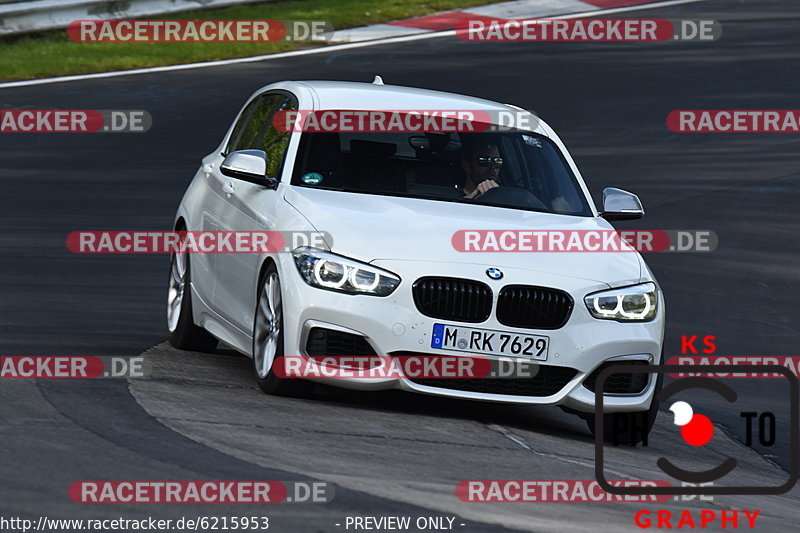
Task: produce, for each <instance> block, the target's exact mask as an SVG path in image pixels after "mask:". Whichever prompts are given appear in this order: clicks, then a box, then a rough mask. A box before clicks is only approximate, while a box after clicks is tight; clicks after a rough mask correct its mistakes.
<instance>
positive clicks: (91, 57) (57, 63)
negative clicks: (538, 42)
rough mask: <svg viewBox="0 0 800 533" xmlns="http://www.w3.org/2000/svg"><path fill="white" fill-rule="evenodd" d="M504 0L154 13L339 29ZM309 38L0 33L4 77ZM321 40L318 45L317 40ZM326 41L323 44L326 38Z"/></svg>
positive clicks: (363, 0)
mask: <svg viewBox="0 0 800 533" xmlns="http://www.w3.org/2000/svg"><path fill="white" fill-rule="evenodd" d="M500 1H503V0H289V1H285V2H284V1H281V2H269V3H259V4H244V5H238V6H231V7H226V8H221V9H213V10H197V11H184V12H181V13H172V14H170V15H164V16H158V17H150V18H152V19H172V20H176V19H177V20H193V19H194V20H205V19H220V20H240V19H244V20H248V19H252V20H327V21H329V22H331V23H332V24H333V27H334V28H335V29H337V30H339V29H344V28H354V27H358V26H365V25H368V24H378V23H381V22H389V21H392V20H399V19H404V18H409V17H416V16H422V15H428V14H431V13H436V12H437V11H446V10H448V9H461V8H465V7H470V6H476V5H483V4H491V3H495V2H500ZM309 46H312V45H310V44H309V43H306V44H303V43H291V42H276V43H77V42H73V41H71V40H70V39H69V37H67V33H66V30H58V31H52V32H46V33H41V34H36V35H26V36H22V37H10V38H6V39H0V80H1V81H13V80H24V79H31V78H43V77H51V76H64V75H69V74H88V73H92V72H108V71H112V70H126V69H134V68H145V67H156V66H162V65H176V64H181V63H195V62H200V61H213V60H217V59H228V58H234V57H247V56H254V55H262V54H272V53H276V52H285V51H289V50H297V49H298V48H300V47H309ZM313 46H316V45H313ZM322 46H324V44H322Z"/></svg>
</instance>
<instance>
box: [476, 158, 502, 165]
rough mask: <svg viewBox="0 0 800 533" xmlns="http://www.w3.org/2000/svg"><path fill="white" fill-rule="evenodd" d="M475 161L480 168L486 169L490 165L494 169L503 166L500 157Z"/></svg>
mask: <svg viewBox="0 0 800 533" xmlns="http://www.w3.org/2000/svg"><path fill="white" fill-rule="evenodd" d="M475 160H476V161H477V162H478V165H480V166H482V167H488V166H492V165H494V166H496V167H501V166H503V158H502V157H476V158H475Z"/></svg>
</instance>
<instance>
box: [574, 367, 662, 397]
mask: <svg viewBox="0 0 800 533" xmlns="http://www.w3.org/2000/svg"><path fill="white" fill-rule="evenodd" d="M647 364H649V363H648V362H647V361H608V362H606V363H603V364H602V365H600V366H599V367H597V368H596V369H595V370H594V372H592V373H591V374H589V376H588V377H587V378H586V379H585V380H584V381H583V386H584V387H586V388H587V389H589V390H590V391H592V392H595V390H596V389H597V376H599V375H600V371H602V370H604V369H606V368H608V367H610V366H614V365H647ZM649 378H650V374H648V373H647V372H642V373H636V374H631V373H619V374H611V375H610V376H608V378H606V381H605V383H604V385H605V386H604V387H603V392H604V393H606V394H609V393H610V394H638V393H640V392H642V391H643V390H644V389H645V387H647V381H648V379H649Z"/></svg>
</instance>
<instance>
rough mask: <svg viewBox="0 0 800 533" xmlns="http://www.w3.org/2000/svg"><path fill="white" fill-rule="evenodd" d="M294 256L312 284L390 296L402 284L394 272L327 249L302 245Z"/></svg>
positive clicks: (326, 287) (306, 280)
mask: <svg viewBox="0 0 800 533" xmlns="http://www.w3.org/2000/svg"><path fill="white" fill-rule="evenodd" d="M292 256H294V264H295V265H297V270H298V271H299V272H300V276H302V278H303V280H304V281H305V282H306V283H308V284H309V285H311V286H312V287H319V288H321V289H329V290H332V291H340V292H347V293H350V294H372V295H375V296H388V295H389V294H391V293H392V292H393V291H394V290H395V289H396V288H397V286H398V285H399V284H400V278H399V277H397V276H396V275H394V274H392V273H391V272H388V271H386V270H382V269H380V268H376V267H373V266H370V265H368V264H366V263H361V262H359V261H354V260H353V259H348V258H346V257H342V256H340V255H336V254H332V253H330V252H326V251H324V250H318V249H316V248H307V247H302V248H298V249H296V250H295V251H293V252H292Z"/></svg>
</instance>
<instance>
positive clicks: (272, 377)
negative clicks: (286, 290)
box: [252, 263, 314, 397]
mask: <svg viewBox="0 0 800 533" xmlns="http://www.w3.org/2000/svg"><path fill="white" fill-rule="evenodd" d="M273 284H277V288H276V289H275V288H274V286H273ZM271 288H272V294H277V295H278V301H277V302H272V303H271V304H270V305H268V306H267V307H266V309H268V310H269V311H270V312H272V313H273V320H274V322H273V325H272V328H270V327H268V326H267V325H266V324H265V323H260V322H259V321H260V320H266V321H267V322H269V317H268V316H267V313H266V312H265V311H264V309H265V308H264V307H263V306H262V305H261V304H262V298H265V297H266V298H268V300H272V298H269V295H268V294H267V292H270V289H271ZM253 315H254V316H253V346H252V349H253V371H254V373H255V377H256V381H257V382H258V386H259V388H260V389H261V390H262V391H264V392H265V393H267V394H272V395H275V396H289V397H304V396H307V395H309V394H310V393H311V392H312V391H313V387H314V386H313V384H312V383H310V382H308V381H304V380H301V379H295V378H281V377H279V376H277V375H276V374H275V372H273V369H274V368H275V364H276V363H278V364H280V363H281V361H280V359H281V358H282V357H283V356H284V355H285V354H284V349H283V322H284V319H283V296H282V293H281V288H280V276H279V275H278V269H277V268H276V267H275V265H274V264H272V263H271V264H269V265H268V266H267V268H266V269H265V270H264V274H263V275H262V276H261V280H260V281H259V283H258V291H257V293H256V310H255V313H254V314H253ZM276 327H277V329H278V333H277V337H275V336H274V335H273V331H274V329H275V328H276ZM267 337H273V340H272V342H274V343H275V353H274V355H273V358H272V363H271V364H270V365H269V370H268V371H267V370H265V369H264V365H265V364H266V363H265V362H264V360H265V359H266V358H267V353H266V352H265V351H263V350H264V349H265V343H266V342H268V339H267ZM258 350H262V351H258Z"/></svg>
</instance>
